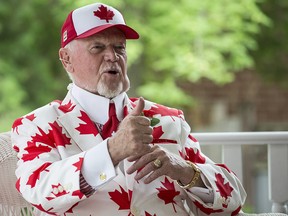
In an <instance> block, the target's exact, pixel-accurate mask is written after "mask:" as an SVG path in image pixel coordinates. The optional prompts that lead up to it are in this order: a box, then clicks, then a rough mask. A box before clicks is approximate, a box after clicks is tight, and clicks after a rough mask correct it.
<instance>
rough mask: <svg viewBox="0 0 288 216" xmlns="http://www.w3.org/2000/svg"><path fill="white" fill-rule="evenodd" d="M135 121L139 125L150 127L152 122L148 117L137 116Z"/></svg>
mask: <svg viewBox="0 0 288 216" xmlns="http://www.w3.org/2000/svg"><path fill="white" fill-rule="evenodd" d="M135 121H137V123H138V124H140V125H143V126H150V124H151V121H150V119H149V118H148V117H145V116H137V117H135Z"/></svg>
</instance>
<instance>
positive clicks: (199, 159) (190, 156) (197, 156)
mask: <svg viewBox="0 0 288 216" xmlns="http://www.w3.org/2000/svg"><path fill="white" fill-rule="evenodd" d="M185 152H186V154H185V155H183V153H182V152H180V155H181V157H182V158H184V159H185V160H189V161H191V162H193V163H201V164H204V163H205V161H206V159H205V157H204V156H202V155H201V152H200V151H199V149H196V153H195V151H194V149H193V148H188V147H185Z"/></svg>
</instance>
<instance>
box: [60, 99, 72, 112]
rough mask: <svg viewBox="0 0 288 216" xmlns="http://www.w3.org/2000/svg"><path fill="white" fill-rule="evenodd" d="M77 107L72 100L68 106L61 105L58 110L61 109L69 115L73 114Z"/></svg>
mask: <svg viewBox="0 0 288 216" xmlns="http://www.w3.org/2000/svg"><path fill="white" fill-rule="evenodd" d="M75 106H76V105H75V104H74V105H73V103H72V102H71V100H70V101H69V102H68V103H67V104H61V105H60V106H59V107H58V109H60V110H61V111H62V112H64V113H67V112H71V111H72V110H73V109H74V107H75Z"/></svg>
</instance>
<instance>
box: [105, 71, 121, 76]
mask: <svg viewBox="0 0 288 216" xmlns="http://www.w3.org/2000/svg"><path fill="white" fill-rule="evenodd" d="M107 73H109V74H113V75H116V74H118V73H119V72H118V71H115V70H109V71H107Z"/></svg>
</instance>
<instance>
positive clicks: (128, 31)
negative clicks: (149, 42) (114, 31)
mask: <svg viewBox="0 0 288 216" xmlns="http://www.w3.org/2000/svg"><path fill="white" fill-rule="evenodd" d="M112 27H115V28H118V29H120V30H121V31H122V32H123V33H124V34H125V37H126V39H138V38H139V34H138V33H137V32H136V31H135V30H134V29H132V28H130V27H129V26H127V25H123V24H106V25H102V26H98V27H95V28H93V29H90V30H89V31H86V32H84V33H82V34H80V35H78V36H77V37H76V38H78V39H80V38H87V37H90V36H92V35H94V34H97V33H99V32H101V31H104V30H106V29H108V28H112Z"/></svg>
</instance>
